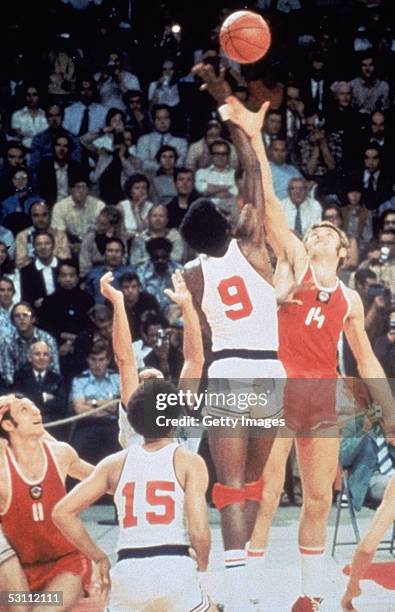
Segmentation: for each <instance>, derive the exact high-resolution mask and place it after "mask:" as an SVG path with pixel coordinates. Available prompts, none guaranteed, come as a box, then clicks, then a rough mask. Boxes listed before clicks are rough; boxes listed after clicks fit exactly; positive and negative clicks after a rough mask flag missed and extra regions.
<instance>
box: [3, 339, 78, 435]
mask: <svg viewBox="0 0 395 612" xmlns="http://www.w3.org/2000/svg"><path fill="white" fill-rule="evenodd" d="M50 359H51V350H50V348H49V346H48V344H47V343H46V342H44V341H43V340H40V341H38V342H34V344H32V346H31V347H30V354H29V363H28V364H26V365H25V366H23V367H22V368H21V369H19V370H18V371H17V372H16V373H15V378H14V385H13V387H14V390H15V392H17V393H22V394H23V395H24V396H26V397H28V398H29V399H30V400H31V401H32V402H33V403H34V404H35V405H36V406H37V408H39V409H40V411H41V415H42V418H43V422H44V423H50V422H52V421H57V420H58V419H62V418H63V417H65V416H66V413H67V396H68V393H67V387H66V385H65V381H64V378H63V376H62V375H61V374H58V373H57V372H54V371H53V370H51V369H50V367H49V364H50ZM63 429H64V428H63ZM52 433H53V434H54V435H55V436H56V438H58V435H59V434H61V435H62V433H63V434H64V433H65V432H64V431H62V429H60V428H59V431H58V428H56V432H55V431H52Z"/></svg>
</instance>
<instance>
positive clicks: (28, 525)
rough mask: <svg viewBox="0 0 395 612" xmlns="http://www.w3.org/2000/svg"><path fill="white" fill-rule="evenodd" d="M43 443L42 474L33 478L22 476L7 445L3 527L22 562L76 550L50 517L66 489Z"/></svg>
mask: <svg viewBox="0 0 395 612" xmlns="http://www.w3.org/2000/svg"><path fill="white" fill-rule="evenodd" d="M42 447H43V452H44V455H45V468H44V475H43V477H42V478H41V479H40V480H38V481H35V482H31V481H28V480H27V479H26V478H24V477H23V476H22V474H21V472H20V470H19V468H18V465H17V463H16V461H15V458H14V456H13V454H12V453H11V452H10V451H9V450H8V449H7V452H6V458H5V460H6V464H7V471H8V474H9V478H8V481H9V487H10V494H9V499H8V504H7V507H6V511H5V512H4V514H3V515H2V527H3V530H4V533H5V535H6V536H7V538H8V541H9V542H10V544H11V546H12V547H13V548H14V549H15V551H16V553H17V555H18V557H19V559H20V561H21V563H22V564H23V565H25V564H31V563H40V562H41V563H45V562H47V561H52V560H55V559H58V558H59V557H63V556H64V555H67V554H68V553H70V552H74V551H76V548H75V547H74V546H73V545H72V544H71V543H70V542H69V541H68V540H66V538H65V537H64V536H63V534H62V533H61V532H60V531H59V529H58V528H57V527H56V526H55V524H54V523H53V521H52V519H51V513H52V509H53V507H54V506H55V504H56V503H57V502H58V501H59V500H60V499H62V497H64V496H65V494H66V490H65V486H64V483H63V480H62V478H61V475H60V473H59V471H58V468H57V465H56V459H55V458H54V457H53V456H52V453H51V451H50V449H49V448H48V446H47V445H46V444H45V442H44V443H43V444H42Z"/></svg>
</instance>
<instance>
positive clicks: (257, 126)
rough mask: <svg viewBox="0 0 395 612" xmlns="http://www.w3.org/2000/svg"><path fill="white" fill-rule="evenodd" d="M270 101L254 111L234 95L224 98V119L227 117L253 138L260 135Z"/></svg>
mask: <svg viewBox="0 0 395 612" xmlns="http://www.w3.org/2000/svg"><path fill="white" fill-rule="evenodd" d="M269 106H270V102H264V103H263V104H262V106H261V108H260V109H259V111H258V112H257V113H254V112H252V111H250V110H248V108H246V107H245V106H244V104H242V103H241V102H240V100H238V99H237V98H235V97H234V96H230V97H228V98H227V99H226V107H225V113H224V114H226V116H224V117H223V118H224V119H227V120H229V121H231V122H232V123H234V124H235V125H237V126H239V128H241V129H242V130H243V132H245V133H246V134H247V136H248V137H249V138H254V137H256V136H257V135H259V137H261V130H262V127H263V122H264V120H265V115H266V113H267V111H268V109H269Z"/></svg>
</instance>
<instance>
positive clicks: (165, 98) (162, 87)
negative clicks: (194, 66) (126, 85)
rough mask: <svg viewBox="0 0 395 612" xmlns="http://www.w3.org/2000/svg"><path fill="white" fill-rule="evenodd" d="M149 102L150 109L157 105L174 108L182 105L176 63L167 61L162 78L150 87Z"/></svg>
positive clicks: (164, 63) (163, 67)
mask: <svg viewBox="0 0 395 612" xmlns="http://www.w3.org/2000/svg"><path fill="white" fill-rule="evenodd" d="M148 101H149V103H150V107H153V106H156V105H157V104H166V105H167V106H170V108H173V109H174V107H176V106H178V105H179V104H180V95H179V91H178V84H177V77H176V74H175V70H174V62H172V61H171V60H165V61H164V62H163V66H162V73H161V76H160V77H159V79H158V80H157V81H152V82H151V83H150V84H149V87H148Z"/></svg>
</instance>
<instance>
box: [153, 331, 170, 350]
mask: <svg viewBox="0 0 395 612" xmlns="http://www.w3.org/2000/svg"><path fill="white" fill-rule="evenodd" d="M155 346H156V348H161V347H162V346H169V334H168V333H167V331H165V330H164V329H158V331H157V332H156V338H155Z"/></svg>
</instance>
